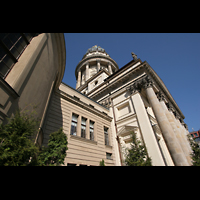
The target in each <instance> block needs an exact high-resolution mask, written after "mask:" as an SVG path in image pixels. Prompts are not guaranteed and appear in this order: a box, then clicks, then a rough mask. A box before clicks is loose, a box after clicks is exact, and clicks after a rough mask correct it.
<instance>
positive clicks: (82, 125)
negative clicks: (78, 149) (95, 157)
mask: <svg viewBox="0 0 200 200" xmlns="http://www.w3.org/2000/svg"><path fill="white" fill-rule="evenodd" d="M86 121H87V119H86V118H84V117H82V119H81V137H83V138H85V133H86Z"/></svg>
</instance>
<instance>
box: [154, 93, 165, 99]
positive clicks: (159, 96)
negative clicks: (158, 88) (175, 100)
mask: <svg viewBox="0 0 200 200" xmlns="http://www.w3.org/2000/svg"><path fill="white" fill-rule="evenodd" d="M156 96H157V98H158V100H159V101H165V96H164V94H163V93H162V92H158V93H157V94H156Z"/></svg>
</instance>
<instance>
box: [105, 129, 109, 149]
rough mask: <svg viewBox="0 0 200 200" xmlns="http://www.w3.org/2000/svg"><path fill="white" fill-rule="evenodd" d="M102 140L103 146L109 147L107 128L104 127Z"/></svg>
mask: <svg viewBox="0 0 200 200" xmlns="http://www.w3.org/2000/svg"><path fill="white" fill-rule="evenodd" d="M104 138H105V145H109V140H108V128H106V127H104Z"/></svg>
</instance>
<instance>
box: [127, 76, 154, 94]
mask: <svg viewBox="0 0 200 200" xmlns="http://www.w3.org/2000/svg"><path fill="white" fill-rule="evenodd" d="M152 86H153V81H152V79H151V78H150V77H149V76H145V77H143V78H142V79H140V80H138V81H136V82H134V83H133V84H132V85H130V86H128V87H127V88H126V90H127V91H129V92H130V94H133V93H135V92H141V90H142V88H145V89H146V88H148V87H152Z"/></svg>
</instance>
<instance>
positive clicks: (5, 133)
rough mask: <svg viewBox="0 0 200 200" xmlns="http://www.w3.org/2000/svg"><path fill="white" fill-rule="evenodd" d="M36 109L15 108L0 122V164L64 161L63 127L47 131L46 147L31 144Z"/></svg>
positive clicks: (35, 122)
mask: <svg viewBox="0 0 200 200" xmlns="http://www.w3.org/2000/svg"><path fill="white" fill-rule="evenodd" d="M35 116H36V115H35V112H28V111H23V112H20V111H17V112H16V113H15V115H14V116H13V117H11V118H10V119H8V123H7V124H6V125H3V124H1V125H0V166H2V165H3V166H34V165H39V166H45V165H49V166H51V165H60V164H64V159H65V157H66V150H67V136H66V135H65V134H64V132H63V130H62V128H60V129H59V130H58V131H56V132H54V133H51V134H50V139H49V141H48V146H47V147H42V148H41V150H40V149H39V147H38V146H37V145H35V144H34V138H35V136H36V133H37V131H38V126H39V120H38V119H37V118H36V117H35Z"/></svg>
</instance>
